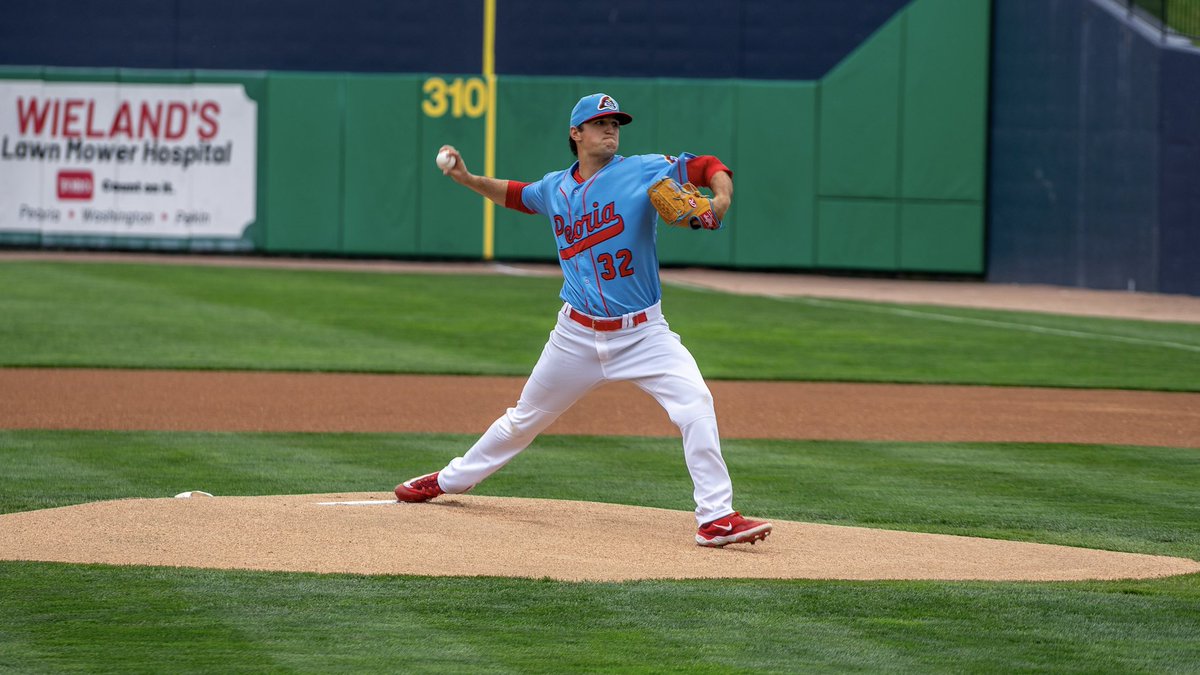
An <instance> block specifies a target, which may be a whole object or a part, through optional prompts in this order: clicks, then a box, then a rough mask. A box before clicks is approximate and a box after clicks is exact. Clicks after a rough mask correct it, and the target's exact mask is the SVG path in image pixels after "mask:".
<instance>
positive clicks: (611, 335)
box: [438, 303, 733, 524]
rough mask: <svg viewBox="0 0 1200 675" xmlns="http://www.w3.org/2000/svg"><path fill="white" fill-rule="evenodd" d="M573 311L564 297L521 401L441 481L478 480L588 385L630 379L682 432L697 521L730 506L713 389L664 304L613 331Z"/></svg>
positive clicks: (453, 487)
mask: <svg viewBox="0 0 1200 675" xmlns="http://www.w3.org/2000/svg"><path fill="white" fill-rule="evenodd" d="M569 311H570V307H569V306H568V305H564V306H563V311H561V312H559V314H558V325H556V326H555V327H554V330H553V331H551V332H550V339H549V340H548V341H547V342H546V346H545V348H543V350H542V355H541V358H539V359H538V362H537V365H536V366H534V368H533V372H532V373H530V375H529V381H527V382H526V383H525V388H524V390H523V391H522V392H521V398H520V400H518V401H517V404H516V406H515V407H513V408H509V409H508V411H507V412H506V413H505V414H504V415H503V416H502V417H500V418H499V419H497V420H496V421H495V422H493V423H492V426H491V427H490V428H488V430H487V432H486V433H484V435H483V436H482V437H481V438H480V439H479V440H478V441H477V442H476V443H475V445H474V446H472V447H471V449H470V450H468V451H467V453H466V454H465V455H463V456H462V457H456V458H455V459H453V460H452V461H451V462H450V464H448V465H447V466H446V468H445V469H442V471H441V472H440V473H439V475H438V482H439V484H440V485H441V486H442V489H443V490H445V491H446V492H448V493H461V492H466V491H467V490H469V489H471V488H472V487H474V486H475V485H478V484H479V483H481V482H482V481H483V480H484V479H485V478H487V477H488V476H490V475H492V474H493V473H495V472H496V471H498V470H499V469H500V468H501V467H503V466H504V465H505V464H507V463H508V462H509V461H510V460H512V458H514V457H516V456H517V454H518V453H520V452H521V451H522V450H524V449H525V448H526V447H528V446H529V444H530V443H532V442H533V439H534V438H535V437H537V435H538V434H539V433H541V432H542V431H543V430H544V429H545V428H546V427H548V426H550V424H551V423H553V422H554V420H556V419H558V417H559V415H561V414H563V413H564V412H566V410H567V409H568V408H570V407H571V406H572V405H573V404H574V403H575V402H576V401H578V400H579V399H580V398H583V396H584V395H585V394H587V393H588V392H589V391H591V390H592V389H594V388H596V387H598V386H600V385H601V384H604V383H607V382H616V381H622V380H628V381H631V382H633V383H634V384H636V385H637V386H638V387H640V388H641V389H642V390H643V391H645V392H646V393H648V394H650V395H651V396H653V397H654V399H655V400H656V401H658V403H659V405H661V406H662V407H663V408H665V409H666V411H667V414H668V415H669V416H670V418H671V421H672V422H673V423H675V425H676V426H678V427H679V430H680V432H681V433H682V435H683V456H684V460H685V461H686V462H687V468H688V473H689V474H691V477H692V484H693V486H694V491H693V496H694V498H695V500H696V520H697V522H699V523H701V524H703V523H707V522H710V521H712V520H716V519H717V518H720V517H722V516H726V515H729V514H730V513H733V484H732V482H731V481H730V479H729V470H728V469H727V468H726V467H725V460H724V459H723V458H722V457H721V441H720V437H719V436H718V434H717V417H716V413H715V411H714V409H713V399H712V394H711V393H710V392H709V390H708V386H707V385H706V384H705V383H704V378H703V377H702V376H701V375H700V368H699V367H698V366H697V365H696V360H695V359H694V358H693V357H692V354H691V352H689V351H688V350H687V348H686V347H684V346H683V343H682V342H680V339H679V336H678V335H676V334H675V333H673V332H671V329H670V327H669V326H668V325H667V321H666V319H664V318H663V316H662V309H661V307H660V305H659V304H657V303H656V304H655V305H654V306H652V307H649V308H647V309H646V310H645V312H646V322H645V323H642V324H640V325H636V326H635V325H633V316H635V315H633V314H631V315H626V316H625V317H623V325H624V326H626V327H625V328H621V329H618V330H614V331H597V330H592V329H591V328H589V327H585V326H583V325H581V324H579V323H577V322H576V321H574V320H573V319H571V318H570V317H569V316H568V315H567V313H568V312H569Z"/></svg>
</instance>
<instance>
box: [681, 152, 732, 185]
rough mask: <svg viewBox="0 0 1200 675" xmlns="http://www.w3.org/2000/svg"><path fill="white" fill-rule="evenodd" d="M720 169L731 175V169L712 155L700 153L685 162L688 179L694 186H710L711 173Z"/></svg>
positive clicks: (718, 171)
mask: <svg viewBox="0 0 1200 675" xmlns="http://www.w3.org/2000/svg"><path fill="white" fill-rule="evenodd" d="M722 171H724V172H725V173H727V174H729V176H730V177H733V170H732V169H730V168H729V167H727V166H725V163H724V162H722V161H721V160H719V159H717V158H716V157H713V156H712V155H700V156H699V157H693V158H691V159H689V160H688V162H687V175H688V179H690V180H691V181H692V184H693V185H695V186H696V187H711V185H710V181H711V180H712V177H713V175H714V174H716V173H720V172H722Z"/></svg>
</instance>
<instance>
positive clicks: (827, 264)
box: [0, 0, 990, 274]
mask: <svg viewBox="0 0 1200 675" xmlns="http://www.w3.org/2000/svg"><path fill="white" fill-rule="evenodd" d="M989 13H990V3H989V2H988V0H970V1H964V0H917V1H915V2H913V3H912V4H911V5H909V6H908V7H907V8H906V9H904V10H903V11H901V12H900V13H898V14H897V15H896V16H895V17H893V18H892V20H891V21H889V22H888V23H887V24H885V25H884V26H883V27H881V28H880V29H879V30H878V31H877V32H876V33H875V35H874V36H873V37H872V38H870V39H869V40H867V41H865V42H864V43H863V44H862V45H861V46H860V47H859V49H857V50H856V51H855V52H853V53H851V54H850V55H849V56H848V57H847V58H846V59H845V60H843V61H842V63H840V64H839V65H838V66H837V67H836V68H834V69H833V70H832V71H831V72H829V74H828V75H826V76H825V77H824V78H822V79H821V80H819V81H803V82H788V81H752V80H716V81H714V80H709V81H705V80H692V79H688V80H669V79H653V80H651V79H597V78H586V79H583V78H555V77H532V76H529V77H518V76H501V77H499V78H498V81H497V90H496V101H495V105H496V110H495V136H494V146H495V154H494V156H495V174H496V175H497V176H498V177H501V178H512V179H518V180H523V181H533V180H537V179H538V178H540V177H541V176H542V175H543V174H545V173H547V172H549V171H552V170H556V169H560V168H563V167H565V166H567V165H568V164H570V162H571V161H573V157H571V155H570V153H569V150H568V148H567V141H566V126H567V121H566V120H567V116H568V113H569V111H570V108H571V106H572V105H573V104H574V102H575V101H576V100H577V99H578V98H579V97H580V96H583V95H585V94H588V93H591V92H594V91H605V92H607V93H609V94H611V95H613V96H614V97H615V98H617V99H618V100H619V101H620V102H621V106H622V109H623V110H627V111H629V112H630V113H631V114H632V115H633V116H634V119H635V121H634V123H633V124H632V125H630V126H629V127H626V128H625V129H624V130H623V134H622V144H621V152H622V154H626V155H632V154H638V153H651V152H653V153H666V154H673V155H676V154H679V153H681V152H692V153H695V154H713V155H717V156H718V157H720V158H722V159H723V160H724V161H725V162H726V163H727V164H728V165H729V166H730V167H732V168H733V170H734V173H735V188H736V192H735V199H734V205H733V209H732V210H731V212H730V213H729V215H728V216H727V217H726V220H727V224H728V226H727V227H726V228H725V229H724V230H722V231H719V232H715V233H709V232H691V231H684V230H675V229H671V228H662V229H661V230H660V234H659V243H660V257H661V259H662V261H663V262H664V263H667V264H700V265H719V266H732V267H746V268H794V269H854V270H875V271H889V272H890V271H914V272H945V273H965V274H981V273H983V271H984V259H983V251H984V193H985V189H984V185H985V175H984V170H985V158H986V129H987V127H986V125H987V91H988V88H987V75H988V63H987V61H988V49H989V47H988V35H989V21H990V16H989ZM0 79H44V80H47V81H88V82H148V83H173V84H180V83H183V84H186V83H217V82H220V83H230V82H233V83H241V84H243V85H244V86H245V88H246V92H247V95H248V96H249V97H250V98H252V99H254V100H255V101H256V102H257V103H258V117H259V134H258V164H257V174H258V185H257V211H256V213H257V220H256V222H255V223H254V224H253V225H251V226H250V227H249V228H248V229H247V231H246V232H245V234H244V236H243V239H242V240H241V241H239V242H227V241H226V242H220V241H205V240H203V239H196V240H162V239H144V240H138V239H130V238H120V239H118V238H96V237H74V238H72V237H63V236H61V235H59V236H57V238H54V237H47V238H43V239H42V240H41V243H42V244H43V245H67V246H90V247H101V248H108V247H113V248H118V247H119V248H158V249H163V248H178V249H193V250H194V249H240V250H246V249H249V250H258V251H263V252H268V253H280V254H284V253H305V254H334V255H356V256H357V255H362V256H391V257H449V258H465V259H478V258H481V257H483V256H484V220H485V208H484V205H483V201H482V199H481V198H479V197H478V196H476V195H474V194H473V193H470V192H468V191H467V190H465V189H463V188H461V187H459V186H457V185H455V184H453V183H452V182H451V181H449V180H447V179H446V178H445V177H443V176H442V175H441V172H440V171H439V170H437V168H436V167H435V166H434V163H433V158H434V155H435V154H436V150H437V148H438V147H439V146H440V145H442V144H443V143H449V144H452V145H454V146H456V147H458V148H459V149H460V150H461V151H462V153H463V155H464V157H465V158H466V161H467V163H468V167H469V168H470V169H471V170H472V171H473V172H475V173H483V172H484V169H485V157H486V156H487V140H488V139H487V122H486V121H487V112H488V111H487V106H488V99H487V96H486V91H487V90H486V83H485V81H484V80H483V78H482V77H480V76H479V75H475V74H395V75H388V74H369V75H368V74H347V73H321V74H317V73H291V72H217V71H130V70H116V69H104V70H96V69H92V70H75V69H72V70H64V69H51V68H8V69H5V70H0ZM494 217H495V227H494V255H495V257H496V258H499V259H538V260H554V259H556V258H555V255H554V245H553V239H552V237H551V234H550V232H549V228H548V225H547V223H546V221H545V219H543V218H541V217H539V216H529V215H525V214H521V213H517V212H514V211H509V210H506V209H502V208H497V209H496V210H495V212H494ZM0 243H8V244H19V245H30V244H31V243H33V244H34V245H36V243H34V242H33V241H32V240H31V238H30V235H29V234H28V233H23V234H14V233H7V234H6V233H3V232H0Z"/></svg>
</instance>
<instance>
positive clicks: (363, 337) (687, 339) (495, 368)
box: [0, 262, 1200, 391]
mask: <svg viewBox="0 0 1200 675" xmlns="http://www.w3.org/2000/svg"><path fill="white" fill-rule="evenodd" d="M559 286H560V282H559V281H558V280H556V279H546V278H529V277H511V276H500V275H493V276H451V275H419V274H413V275H389V274H377V273H365V272H364V273H355V272H332V271H298V270H263V269H235V268H206V267H189V266H185V265H184V266H161V265H120V264H113V265H94V264H73V263H46V262H6V263H0V287H2V288H4V289H5V291H4V293H2V294H0V316H3V317H4V321H0V366H43V367H60V366H76V367H82V366H98V367H128V368H197V369H252V370H298V371H353V372H385V373H434V374H438V373H443V374H481V375H516V376H520V375H526V374H528V372H529V369H530V368H531V367H532V365H533V363H534V362H535V361H536V359H537V356H538V354H539V353H540V351H541V347H542V345H543V344H544V343H545V340H546V336H547V334H548V333H549V331H550V329H551V328H552V327H553V322H554V312H555V311H556V310H557V309H558V307H559V305H560V304H561V303H560V301H559V300H558V299H557V294H558V290H559ZM664 307H665V311H666V314H667V317H668V320H669V321H670V322H671V325H672V328H673V329H674V330H675V331H676V332H678V333H680V334H681V335H682V336H683V340H684V343H685V344H686V345H687V346H688V347H689V349H690V350H691V351H692V352H693V354H694V355H695V356H696V358H697V361H699V363H700V366H701V369H702V371H703V372H704V373H705V375H706V377H709V378H714V379H780V380H812V381H873V382H913V383H953V384H990V385H1032V386H1066V387H1108V388H1129V389H1158V390H1167V391H1200V358H1195V355H1194V354H1193V353H1192V352H1191V351H1188V350H1187V349H1182V347H1188V348H1197V349H1200V325H1193V324H1163V323H1151V322H1136V321H1123V320H1112V319H1096V318H1088V317H1062V316H1050V315H1037V319H1036V322H1034V321H1031V320H1030V318H1029V317H1028V316H1027V315H1021V314H1019V313H1012V312H990V311H982V310H951V309H941V310H938V312H937V314H938V315H940V316H942V317H962V318H963V320H954V321H949V320H941V319H938V318H937V317H931V316H922V315H923V314H927V313H928V312H929V310H928V308H920V307H902V306H883V305H877V304H872V303H854V302H843V301H839V302H837V303H835V304H830V303H825V302H822V303H814V302H793V301H784V300H779V299H772V298H765V297H748V296H735V295H727V294H721V293H714V292H701V291H696V290H691V289H684V288H678V287H667V288H665V289H664ZM906 313H916V314H917V316H912V315H911V314H909V315H906ZM1011 325H1036V326H1038V327H1040V328H1042V329H1045V330H1041V331H1040V332H1029V331H1018V330H1013V329H1012V328H1011ZM1081 335H1109V336H1118V337H1122V338H1128V339H1123V340H1120V341H1115V340H1092V339H1081V338H1080V336H1081ZM1168 343H1169V344H1168Z"/></svg>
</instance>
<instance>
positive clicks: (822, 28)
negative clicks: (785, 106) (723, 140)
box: [496, 0, 910, 80]
mask: <svg viewBox="0 0 1200 675" xmlns="http://www.w3.org/2000/svg"><path fill="white" fill-rule="evenodd" d="M909 2H910V0H855V2H852V3H847V2H845V0H805V1H804V2H773V1H771V0H744V1H742V2H728V0H659V1H657V2H644V0H610V1H609V2H605V3H589V2H563V1H562V0H505V2H503V3H501V4H500V6H499V8H498V9H497V16H496V71H497V72H498V73H500V74H516V75H562V76H568V75H569V76H594V77H697V78H716V79H720V78H740V79H781V80H817V79H820V78H821V77H822V76H823V75H824V74H825V73H826V72H828V71H829V69H830V68H832V67H833V66H834V65H836V64H837V63H838V62H839V61H841V60H842V59H843V58H845V56H846V55H847V54H849V53H850V52H851V51H853V50H854V49H855V48H856V47H858V46H859V45H860V44H861V43H862V42H863V40H865V39H866V38H867V37H869V36H870V35H871V34H872V33H874V32H875V31H876V30H878V29H879V28H880V27H881V26H882V25H883V24H884V23H885V22H886V21H887V20H888V19H890V18H891V17H892V16H893V15H895V14H896V12H898V11H900V10H901V9H903V8H904V7H905V6H906V5H908V4H909Z"/></svg>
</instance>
